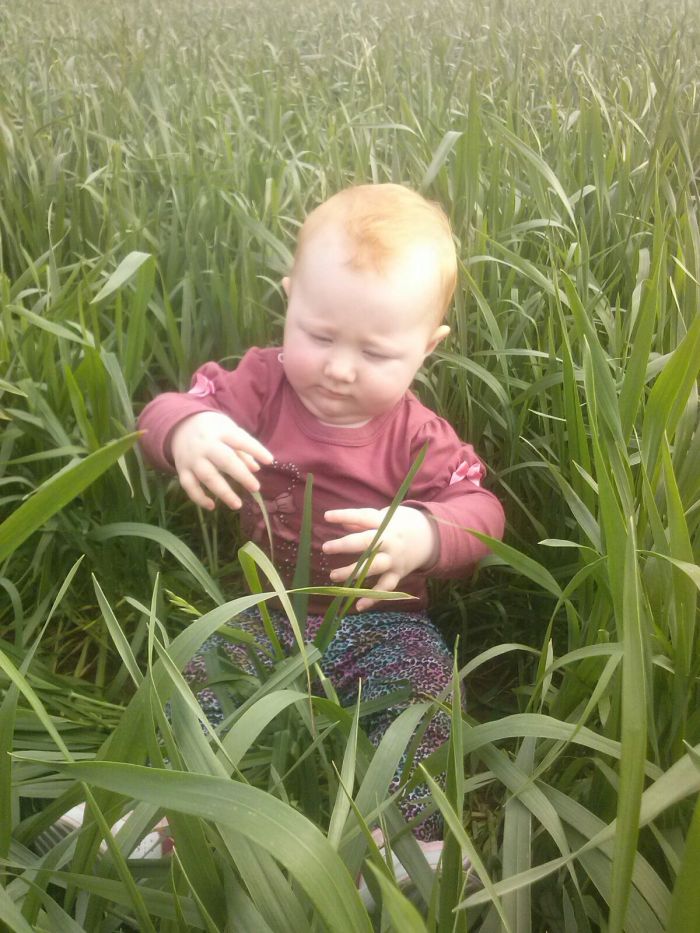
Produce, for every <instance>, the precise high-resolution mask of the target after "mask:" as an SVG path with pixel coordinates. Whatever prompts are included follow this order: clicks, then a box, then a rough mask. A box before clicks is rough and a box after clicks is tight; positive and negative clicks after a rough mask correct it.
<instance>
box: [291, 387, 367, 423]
mask: <svg viewBox="0 0 700 933" xmlns="http://www.w3.org/2000/svg"><path fill="white" fill-rule="evenodd" d="M298 397H299V399H300V401H301V403H302V405H303V406H304V408H305V409H306V410H307V411H308V412H309V413H310V414H312V415H313V416H314V418H316V419H317V420H318V421H320V422H321V424H324V425H326V426H327V427H330V428H361V427H363V426H364V425H365V424H367V423H368V422H370V421H371V420H372V418H375V417H376V413H375V412H365V411H362V410H357V409H353V410H347V411H344V410H343V407H344V406H343V403H342V401H341V400H339V399H338V400H333V399H326V398H324V399H320V400H316V399H313V398H304V396H303V395H299V396H298Z"/></svg>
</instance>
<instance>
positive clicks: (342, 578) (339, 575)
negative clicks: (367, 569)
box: [330, 564, 369, 583]
mask: <svg viewBox="0 0 700 933" xmlns="http://www.w3.org/2000/svg"><path fill="white" fill-rule="evenodd" d="M356 570H357V564H348V565H347V567H336V569H335V570H331V573H330V577H331V581H332V582H333V583H345V582H346V581H347V580H349V579H350V577H351V576H352V575H353V574H354V573H355V571H356ZM368 575H369V574H368Z"/></svg>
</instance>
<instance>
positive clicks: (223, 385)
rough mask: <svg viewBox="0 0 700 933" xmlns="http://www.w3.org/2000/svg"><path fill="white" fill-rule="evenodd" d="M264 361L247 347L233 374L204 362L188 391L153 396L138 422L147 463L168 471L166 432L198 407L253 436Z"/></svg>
mask: <svg viewBox="0 0 700 933" xmlns="http://www.w3.org/2000/svg"><path fill="white" fill-rule="evenodd" d="M275 359H276V354H275ZM270 364H271V356H270V352H269V351H264V350H260V349H258V348H257V347H253V349H251V350H249V351H248V352H247V353H246V354H245V356H244V357H243V359H242V360H241V362H240V363H239V364H238V366H237V367H236V369H235V370H233V372H231V371H230V370H227V369H224V368H223V366H219V364H218V363H205V364H204V365H203V366H201V367H200V368H199V369H198V370H197V372H196V373H195V374H194V376H193V377H192V384H191V386H190V389H189V391H188V392H164V393H163V394H162V395H158V396H157V397H156V398H154V399H153V401H151V402H149V403H148V405H146V407H145V408H144V410H143V411H142V412H141V415H140V416H139V420H138V428H139V430H140V431H143V432H144V433H143V435H142V436H141V438H140V439H139V443H140V445H141V448H142V450H143V453H144V455H145V457H146V459H147V461H148V462H149V463H150V464H151V465H152V466H154V467H156V469H159V470H165V471H169V472H172V471H173V469H174V467H173V463H172V460H171V459H170V435H171V434H172V431H173V429H174V428H175V427H176V426H177V425H178V424H179V423H180V422H181V421H184V419H185V418H189V416H190V415H196V414H198V413H199V412H202V411H219V412H222V413H223V414H225V415H229V417H231V418H232V419H233V420H234V421H235V422H236V424H238V425H239V426H240V427H242V428H243V429H244V430H246V431H248V433H250V434H253V435H254V436H255V435H256V434H257V429H258V418H259V415H260V412H261V411H262V410H263V402H264V399H265V397H266V395H267V392H268V391H269V384H270V381H271V369H270Z"/></svg>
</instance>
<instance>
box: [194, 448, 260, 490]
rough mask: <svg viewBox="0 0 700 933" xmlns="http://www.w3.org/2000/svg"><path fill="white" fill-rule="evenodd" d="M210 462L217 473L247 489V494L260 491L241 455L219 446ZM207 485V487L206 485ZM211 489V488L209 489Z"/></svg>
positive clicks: (212, 454) (255, 479)
mask: <svg viewBox="0 0 700 933" xmlns="http://www.w3.org/2000/svg"><path fill="white" fill-rule="evenodd" d="M210 462H211V464H213V466H214V467H215V468H216V470H217V471H218V472H219V473H223V474H224V475H226V476H228V477H230V478H231V479H232V480H233V481H234V482H236V483H240V485H241V486H242V487H243V488H244V489H247V490H248V492H257V491H258V490H259V489H260V483H259V482H258V480H257V478H256V477H255V475H254V474H253V473H251V472H250V469H249V468H248V466H247V465H246V464H245V463H244V461H243V459H242V457H241V455H240V454H239V453H238V452H237V451H235V450H231V448H230V447H226V446H225V445H220V446H219V447H217V448H216V450H214V451H213V452H212V453H211V455H210ZM207 485H209V484H208V483H207ZM209 488H210V489H211V487H209Z"/></svg>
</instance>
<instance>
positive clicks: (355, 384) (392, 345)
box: [283, 229, 449, 427]
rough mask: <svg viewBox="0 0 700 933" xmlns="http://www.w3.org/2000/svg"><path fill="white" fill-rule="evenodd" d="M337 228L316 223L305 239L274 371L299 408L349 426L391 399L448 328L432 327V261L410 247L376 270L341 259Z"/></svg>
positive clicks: (435, 289) (289, 284)
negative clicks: (280, 362)
mask: <svg viewBox="0 0 700 933" xmlns="http://www.w3.org/2000/svg"><path fill="white" fill-rule="evenodd" d="M347 257H348V253H347V247H346V245H345V241H344V236H343V234H342V232H340V231H335V230H333V229H330V230H328V229H326V230H322V231H319V232H318V233H317V234H316V236H315V237H314V238H313V240H312V241H311V242H310V243H308V244H307V245H306V246H305V250H304V254H303V256H302V257H301V261H300V262H299V263H297V266H296V267H295V270H294V277H293V278H292V279H291V280H290V279H285V280H284V287H285V290H286V291H287V295H288V297H289V305H288V309H287V318H286V322H285V329H284V357H283V359H284V370H285V374H286V376H287V379H288V380H289V382H290V384H291V386H292V388H293V389H294V390H295V392H296V393H297V395H298V396H299V398H300V399H301V401H302V403H303V404H304V406H305V407H306V408H307V409H308V410H309V411H310V412H311V413H312V414H313V415H315V416H316V417H317V418H318V419H319V420H320V421H322V422H323V423H324V424H330V425H335V426H338V427H357V426H359V425H362V424H366V423H367V422H368V421H369V420H370V419H371V418H374V417H375V416H376V415H380V414H382V413H384V412H385V411H388V410H389V409H390V408H393V406H394V405H395V404H396V403H397V402H398V401H399V399H400V398H401V397H402V395H403V394H404V392H405V391H406V389H408V387H409V386H410V385H411V382H412V381H413V377H414V376H415V374H416V372H417V371H418V369H419V368H420V366H421V364H422V363H423V360H424V359H425V357H426V356H427V355H428V353H431V352H432V351H433V350H434V349H435V347H436V345H437V344H438V343H439V341H440V340H442V339H443V337H444V336H445V335H446V334H447V333H448V332H449V328H448V327H446V326H444V325H442V326H438V325H436V321H435V309H436V307H437V306H438V302H439V276H438V270H437V265H436V262H435V259H434V256H433V254H432V251H431V250H430V249H429V248H428V249H423V250H420V249H416V250H415V251H414V252H413V253H411V255H409V256H407V257H406V259H405V260H402V261H400V262H398V263H397V264H395V265H394V266H392V268H391V269H390V270H388V271H387V273H386V274H382V275H379V274H377V273H374V272H371V271H355V270H353V269H351V268H349V267H348V265H347Z"/></svg>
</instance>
